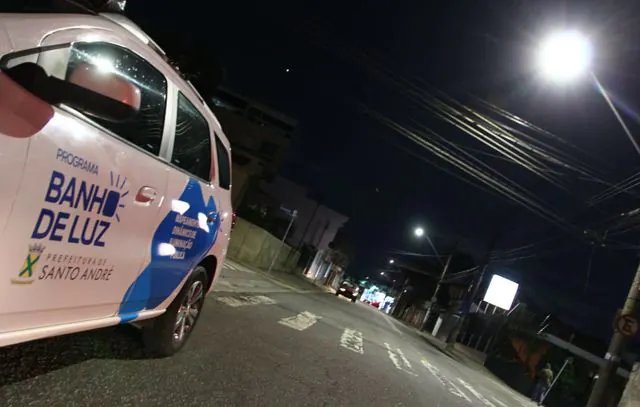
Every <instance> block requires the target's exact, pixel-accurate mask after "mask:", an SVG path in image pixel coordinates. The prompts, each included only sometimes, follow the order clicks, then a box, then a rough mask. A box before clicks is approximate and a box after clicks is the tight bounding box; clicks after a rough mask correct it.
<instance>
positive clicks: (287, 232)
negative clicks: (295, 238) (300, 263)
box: [267, 209, 298, 274]
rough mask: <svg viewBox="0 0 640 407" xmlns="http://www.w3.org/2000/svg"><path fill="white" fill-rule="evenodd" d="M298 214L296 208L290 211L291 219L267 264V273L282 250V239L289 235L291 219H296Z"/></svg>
mask: <svg viewBox="0 0 640 407" xmlns="http://www.w3.org/2000/svg"><path fill="white" fill-rule="evenodd" d="M297 215H298V211H297V210H296V209H294V210H293V212H291V220H290V221H289V226H287V230H286V231H285V232H284V236H282V240H281V241H280V246H278V251H277V252H276V254H274V255H273V260H271V264H270V265H269V270H267V274H270V273H271V269H272V268H273V266H274V265H275V264H276V260H278V256H279V255H280V252H281V251H282V246H284V241H285V240H287V236H288V235H289V231H290V230H291V225H293V221H294V220H295V219H296V216H297Z"/></svg>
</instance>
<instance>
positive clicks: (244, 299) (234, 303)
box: [216, 295, 276, 307]
mask: <svg viewBox="0 0 640 407" xmlns="http://www.w3.org/2000/svg"><path fill="white" fill-rule="evenodd" d="M216 299H217V300H218V301H220V302H222V303H223V304H226V305H228V306H230V307H244V306H247V305H261V304H262V305H272V304H276V301H275V300H273V299H271V298H269V297H266V296H264V295H253V296H239V297H216Z"/></svg>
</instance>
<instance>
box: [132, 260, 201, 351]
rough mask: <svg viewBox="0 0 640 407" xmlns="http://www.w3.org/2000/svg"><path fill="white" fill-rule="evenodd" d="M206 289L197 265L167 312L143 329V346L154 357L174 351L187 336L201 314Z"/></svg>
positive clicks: (179, 347)
mask: <svg viewBox="0 0 640 407" xmlns="http://www.w3.org/2000/svg"><path fill="white" fill-rule="evenodd" d="M206 286H207V272H206V270H205V268H204V267H202V266H198V267H196V268H195V269H194V270H193V273H191V276H190V277H189V279H188V280H187V282H186V283H185V284H184V286H183V287H182V290H180V292H179V293H178V295H177V296H176V298H175V299H174V300H173V302H172V303H171V304H170V305H169V307H168V308H167V311H166V312H165V313H164V314H162V315H160V316H159V317H158V318H156V319H155V320H154V321H153V325H151V326H149V327H147V328H145V329H144V332H143V335H144V336H143V338H144V343H145V346H146V347H147V348H148V349H149V350H150V351H151V352H152V353H153V354H154V355H156V356H160V357H165V356H171V355H173V354H174V353H176V352H178V351H179V350H180V349H182V347H183V346H184V345H185V343H186V342H187V339H189V337H190V336H191V333H192V332H193V330H194V328H195V327H196V323H197V322H198V319H199V318H200V314H201V313H202V306H203V305H204V299H205V294H206Z"/></svg>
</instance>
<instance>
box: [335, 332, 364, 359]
mask: <svg viewBox="0 0 640 407" xmlns="http://www.w3.org/2000/svg"><path fill="white" fill-rule="evenodd" d="M340 346H342V347H343V348H345V349H349V350H351V351H353V352H355V353H360V354H362V353H364V342H363V340H362V332H359V331H354V330H353V329H349V328H345V329H344V332H342V336H341V337H340Z"/></svg>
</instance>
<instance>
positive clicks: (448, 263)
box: [422, 253, 453, 329]
mask: <svg viewBox="0 0 640 407" xmlns="http://www.w3.org/2000/svg"><path fill="white" fill-rule="evenodd" d="M452 258H453V253H451V254H450V255H449V257H447V262H446V263H445V265H444V268H443V269H442V273H441V274H440V279H438V285H436V289H435V291H434V292H433V296H431V302H429V307H428V308H427V312H425V314H424V320H423V321H422V329H424V328H425V326H426V325H427V321H429V317H430V316H431V309H432V308H433V303H434V302H436V300H437V299H438V292H440V286H441V285H442V281H443V280H444V277H445V276H446V275H447V272H448V271H449V265H450V264H451V259H452Z"/></svg>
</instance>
